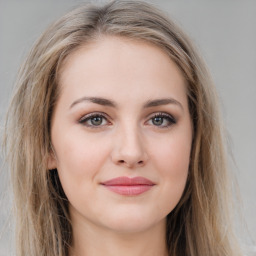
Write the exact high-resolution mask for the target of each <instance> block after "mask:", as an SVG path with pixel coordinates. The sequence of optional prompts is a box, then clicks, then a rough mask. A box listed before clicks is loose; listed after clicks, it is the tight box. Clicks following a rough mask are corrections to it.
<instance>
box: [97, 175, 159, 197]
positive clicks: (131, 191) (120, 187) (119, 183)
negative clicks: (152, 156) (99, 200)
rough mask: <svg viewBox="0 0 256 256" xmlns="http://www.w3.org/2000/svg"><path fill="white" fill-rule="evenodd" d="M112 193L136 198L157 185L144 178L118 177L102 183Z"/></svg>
mask: <svg viewBox="0 0 256 256" xmlns="http://www.w3.org/2000/svg"><path fill="white" fill-rule="evenodd" d="M100 184H101V185H103V186H104V187H106V188H107V189H109V190H110V191H112V192H115V193H117V194H120V195H125V196H136V195H140V194H142V193H144V192H146V191H148V190H150V189H151V188H152V187H153V186H154V185H155V183H153V182H152V181H151V180H148V179H146V178H143V177H134V178H129V177H117V178H114V179H111V180H108V181H105V182H102V183H100Z"/></svg>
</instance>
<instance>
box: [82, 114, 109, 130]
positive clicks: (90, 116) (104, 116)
mask: <svg viewBox="0 0 256 256" xmlns="http://www.w3.org/2000/svg"><path fill="white" fill-rule="evenodd" d="M97 117H100V118H102V119H104V120H106V122H107V123H108V124H110V122H109V121H108V117H107V116H106V115H105V114H103V113H97V112H96V113H90V114H88V115H85V116H83V117H82V118H80V119H79V121H78V122H79V123H80V124H82V125H84V126H87V127H90V128H101V127H102V124H100V125H93V124H88V123H87V122H88V121H92V119H93V118H97ZM104 125H105V124H104Z"/></svg>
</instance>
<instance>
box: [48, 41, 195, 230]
mask: <svg viewBox="0 0 256 256" xmlns="http://www.w3.org/2000/svg"><path fill="white" fill-rule="evenodd" d="M59 86H60V89H61V93H60V97H59V99H58V102H57V105H56V108H55V111H54V115H53V119H52V127H51V136H52V144H53V149H54V154H52V156H51V157H50V159H49V169H53V168H55V167H56V168H57V170H58V174H59V177H60V181H61V184H62V186H63V189H64V192H65V194H66V196H67V198H68V200H69V207H70V214H71V219H72V221H73V222H74V223H80V224H81V225H85V226H86V225H88V226H90V225H94V226H97V227H98V228H104V229H111V230H114V231H118V232H138V231H142V230H146V229H149V228H152V227H156V226H158V225H163V223H165V220H166V216H167V214H168V213H170V212H171V211H172V210H173V209H174V207H175V206H176V205H177V203H178V202H179V200H180V198H181V196H182V193H183V190H184V187H185V184H186V179H187V175H188V166H189V159H190V149H191V141H192V126H191V120H190V115H189V109H188V101H187V95H186V82H185V80H184V78H183V76H182V74H181V72H180V70H179V69H178V68H177V66H176V65H175V64H174V62H172V61H171V60H170V58H169V57H168V56H167V54H166V53H165V52H163V51H162V50H161V49H159V48H158V47H156V46H153V45H151V44H148V43H145V42H140V41H132V40H129V39H123V38H116V37H105V38H103V39H102V38H101V40H100V41H98V42H96V43H93V44H89V45H85V46H84V47H82V48H80V49H77V50H76V51H75V52H73V53H72V54H71V55H70V56H69V57H68V58H67V59H66V61H65V63H64V64H63V66H62V69H61V75H60V79H59Z"/></svg>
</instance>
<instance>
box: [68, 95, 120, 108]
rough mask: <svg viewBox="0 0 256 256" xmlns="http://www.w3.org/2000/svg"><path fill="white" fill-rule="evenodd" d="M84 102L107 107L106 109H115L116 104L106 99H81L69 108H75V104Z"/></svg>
mask: <svg viewBox="0 0 256 256" xmlns="http://www.w3.org/2000/svg"><path fill="white" fill-rule="evenodd" d="M84 101H85V102H86V101H89V102H92V103H95V104H99V105H102V106H108V107H116V104H115V103H114V102H113V101H111V100H108V99H104V98H98V97H83V98H80V99H78V100H76V101H74V102H73V103H72V104H71V105H70V108H72V107H73V106H75V105H76V104H78V103H81V102H84Z"/></svg>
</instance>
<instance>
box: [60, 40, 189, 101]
mask: <svg viewBox="0 0 256 256" xmlns="http://www.w3.org/2000/svg"><path fill="white" fill-rule="evenodd" d="M59 78H60V79H59V85H60V87H61V90H62V91H63V92H64V91H66V92H68V93H69V94H75V92H76V91H77V92H76V93H77V95H78V94H81V93H85V94H94V93H97V94H101V95H99V96H101V97H103V96H104V97H107V96H110V97H113V96H114V94H113V92H118V94H119V95H121V94H122V92H123V96H126V95H127V96H128V95H129V94H133V95H137V94H146V93H148V96H149V97H151V98H152V97H157V96H159V97H162V96H164V94H166V93H170V91H171V90H174V91H176V93H178V94H182V95H183V96H184V93H185V91H186V82H185V79H184V77H183V75H182V72H181V71H180V69H179V68H178V67H177V65H176V64H175V63H174V62H173V61H172V60H171V59H170V57H169V56H168V54H167V53H166V52H165V51H164V50H163V49H161V48H160V47H157V46H155V45H153V44H151V43H148V42H144V41H140V40H133V39H129V38H123V37H101V38H100V39H99V40H97V41H94V42H91V43H89V44H85V45H82V46H81V47H79V48H78V49H76V50H75V51H74V52H72V53H71V54H70V55H69V56H68V57H67V58H66V60H65V62H64V63H63V65H62V67H61V70H60V77H59ZM78 91H79V92H78ZM115 94H116V93H115ZM89 96H94V95H89Z"/></svg>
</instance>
